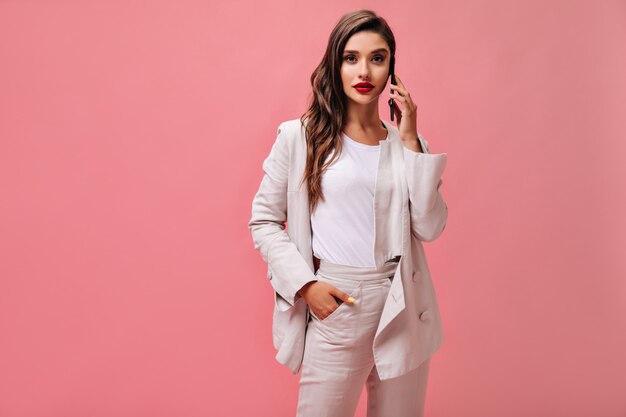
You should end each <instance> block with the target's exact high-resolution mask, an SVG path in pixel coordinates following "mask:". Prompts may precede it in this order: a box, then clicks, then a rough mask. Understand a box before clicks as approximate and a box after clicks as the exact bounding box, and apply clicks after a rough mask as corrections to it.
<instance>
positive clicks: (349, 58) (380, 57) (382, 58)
mask: <svg viewBox="0 0 626 417" xmlns="http://www.w3.org/2000/svg"><path fill="white" fill-rule="evenodd" d="M352 58H355V56H354V55H348V56H346V57H344V60H346V61H348V62H354V61H351V59H352ZM373 59H378V60H379V61H376V62H383V61H384V60H385V58H384V57H382V56H380V55H378V56H375V57H374V58H373Z"/></svg>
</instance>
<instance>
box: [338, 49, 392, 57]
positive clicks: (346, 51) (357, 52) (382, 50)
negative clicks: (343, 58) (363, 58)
mask: <svg viewBox="0 0 626 417" xmlns="http://www.w3.org/2000/svg"><path fill="white" fill-rule="evenodd" d="M377 52H385V53H389V51H388V50H387V49H385V48H378V49H374V50H373V51H372V52H371V53H372V54H375V53H377ZM343 53H344V54H348V53H350V54H357V55H358V54H359V51H355V50H353V49H350V50H345V51H343Z"/></svg>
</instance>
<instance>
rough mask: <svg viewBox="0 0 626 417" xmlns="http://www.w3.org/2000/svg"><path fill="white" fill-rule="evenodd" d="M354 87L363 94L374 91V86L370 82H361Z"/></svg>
mask: <svg viewBox="0 0 626 417" xmlns="http://www.w3.org/2000/svg"><path fill="white" fill-rule="evenodd" d="M353 87H354V88H355V89H356V91H358V92H359V93H361V94H365V93H368V92H370V91H372V90H373V89H374V86H373V85H372V84H371V83H368V82H360V83H358V84H355V85H353Z"/></svg>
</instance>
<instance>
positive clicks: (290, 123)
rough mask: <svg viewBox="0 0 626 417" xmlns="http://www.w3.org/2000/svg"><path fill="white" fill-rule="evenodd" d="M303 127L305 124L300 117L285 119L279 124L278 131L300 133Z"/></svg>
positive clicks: (292, 133)
mask: <svg viewBox="0 0 626 417" xmlns="http://www.w3.org/2000/svg"><path fill="white" fill-rule="evenodd" d="M302 128H303V126H302V123H301V121H300V119H290V120H285V121H283V122H281V123H280V124H279V125H278V133H280V132H284V133H286V134H288V135H292V136H293V135H295V134H298V133H299V132H300V130H301V129H302Z"/></svg>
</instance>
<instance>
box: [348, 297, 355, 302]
mask: <svg viewBox="0 0 626 417" xmlns="http://www.w3.org/2000/svg"><path fill="white" fill-rule="evenodd" d="M348 301H349V302H351V303H354V301H356V300H355V299H354V297H348Z"/></svg>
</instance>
